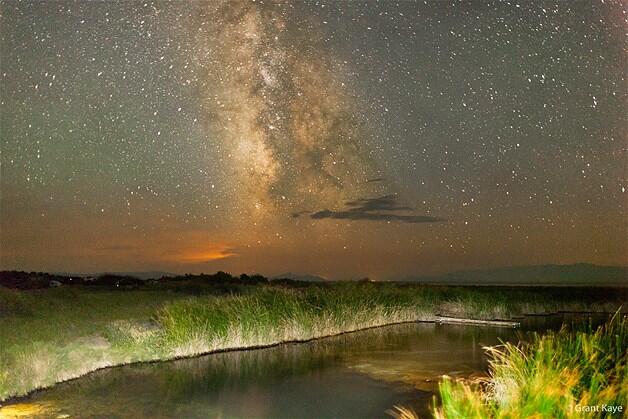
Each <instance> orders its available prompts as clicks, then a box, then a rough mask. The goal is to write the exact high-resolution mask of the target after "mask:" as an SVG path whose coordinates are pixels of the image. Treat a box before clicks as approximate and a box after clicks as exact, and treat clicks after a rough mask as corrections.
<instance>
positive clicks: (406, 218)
mask: <svg viewBox="0 0 628 419" xmlns="http://www.w3.org/2000/svg"><path fill="white" fill-rule="evenodd" d="M345 206H346V208H345V209H344V210H341V211H331V210H328V209H324V210H322V211H316V212H311V211H300V212H296V213H293V214H292V217H294V218H298V217H300V216H301V215H304V214H310V218H312V219H314V220H322V219H327V218H330V219H336V220H367V221H399V222H403V223H411V224H418V223H438V222H443V221H447V220H446V219H444V218H440V217H432V216H429V215H420V214H415V213H413V211H414V210H415V209H414V208H412V207H408V206H405V205H400V204H399V203H398V202H397V197H396V195H385V196H382V197H378V198H361V199H357V200H355V201H348V202H345Z"/></svg>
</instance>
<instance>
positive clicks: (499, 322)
mask: <svg viewBox="0 0 628 419" xmlns="http://www.w3.org/2000/svg"><path fill="white" fill-rule="evenodd" d="M436 323H448V324H469V325H476V326H500V327H513V328H514V327H519V326H520V325H521V323H519V322H513V321H507V320H478V319H462V318H459V317H445V316H436Z"/></svg>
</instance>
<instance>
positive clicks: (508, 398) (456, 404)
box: [405, 315, 628, 419]
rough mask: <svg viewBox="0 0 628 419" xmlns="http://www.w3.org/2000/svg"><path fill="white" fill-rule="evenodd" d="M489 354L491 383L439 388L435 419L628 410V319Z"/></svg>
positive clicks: (566, 415)
mask: <svg viewBox="0 0 628 419" xmlns="http://www.w3.org/2000/svg"><path fill="white" fill-rule="evenodd" d="M488 354H489V356H490V358H491V363H490V376H489V378H488V379H486V380H483V381H481V382H477V383H475V384H469V383H465V382H454V381H452V380H450V379H445V380H444V381H443V382H442V383H441V384H440V396H441V403H442V405H441V406H438V407H435V410H434V416H435V417H436V418H438V419H445V418H461V417H464V418H478V419H479V418H482V419H484V418H527V417H538V418H580V417H582V418H584V417H587V418H598V417H622V416H623V414H625V411H626V409H627V408H628V318H627V317H626V316H622V315H617V316H615V317H614V318H613V319H612V320H610V321H609V322H608V323H606V324H605V325H602V326H600V327H599V328H598V329H597V330H595V331H593V330H590V329H589V330H586V329H585V330H580V331H570V330H568V329H567V328H563V329H562V330H561V331H560V332H556V333H549V334H546V335H543V336H537V337H536V338H535V339H534V340H533V341H532V342H531V343H528V344H521V345H513V344H505V345H503V346H501V347H493V348H488ZM613 409H614V410H613ZM619 409H621V410H619ZM405 414H406V416H405V417H407V418H410V417H412V414H410V413H408V412H407V411H406V412H405Z"/></svg>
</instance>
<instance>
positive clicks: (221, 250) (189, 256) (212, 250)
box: [173, 244, 238, 263]
mask: <svg viewBox="0 0 628 419" xmlns="http://www.w3.org/2000/svg"><path fill="white" fill-rule="evenodd" d="M237 255H238V254H237V253H236V252H235V251H234V249H233V248H231V247H230V246H227V245H224V244H219V245H211V246H209V248H204V249H198V248H196V249H190V250H185V251H183V252H181V253H177V254H175V255H173V260H174V261H176V262H181V263H202V262H209V261H213V260H220V259H226V258H230V257H233V256H237Z"/></svg>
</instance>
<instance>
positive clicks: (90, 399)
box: [2, 318, 565, 418]
mask: <svg viewBox="0 0 628 419" xmlns="http://www.w3.org/2000/svg"><path fill="white" fill-rule="evenodd" d="M564 320H565V319H564V318H561V319H559V320H556V324H557V325H560V323H562V321H564ZM552 321H554V320H552ZM535 322H537V324H535ZM547 322H548V319H547V318H545V321H543V319H542V318H532V320H531V321H528V320H527V319H526V321H524V322H523V327H522V329H521V330H513V329H507V328H494V327H474V326H456V325H437V324H431V323H419V324H403V325H396V326H389V327H384V328H378V329H371V330H367V331H362V332H358V333H351V334H345V335H341V336H336V337H332V338H327V339H321V340H317V341H312V342H308V343H301V344H285V345H280V346H276V347H273V348H267V349H258V350H251V351H239V352H225V353H218V354H212V355H207V356H203V357H198V358H192V359H183V360H178V361H173V362H164V363H154V364H141V365H130V366H125V367H120V368H114V369H109V370H103V371H98V372H96V373H93V374H90V375H88V376H86V377H83V378H81V379H78V380H75V381H72V382H68V383H65V384H61V385H58V386H56V387H54V388H52V389H50V390H48V391H45V392H41V393H38V394H36V395H34V396H33V397H31V398H30V399H29V400H28V406H30V407H29V408H30V409H34V408H36V407H33V406H39V408H40V409H41V410H40V411H38V416H39V417H59V415H61V416H62V417H68V416H66V415H69V417H81V418H83V417H92V418H99V417H107V418H127V417H134V418H142V417H146V418H173V417H177V418H197V417H198V418H201V417H202V418H208V417H216V418H231V417H246V418H251V417H271V418H277V417H299V418H304V417H342V418H351V417H360V418H364V417H385V414H384V412H385V411H386V410H387V409H389V408H391V407H392V406H393V405H395V404H403V405H405V406H410V407H412V408H414V409H415V410H416V411H417V412H419V413H421V414H423V415H426V414H427V412H428V405H429V404H430V403H431V399H432V395H433V391H435V389H436V385H437V382H438V380H439V377H440V376H441V375H443V374H447V375H450V376H470V375H473V374H482V373H484V371H485V370H486V367H487V360H486V358H485V357H484V353H483V350H482V346H485V345H494V344H497V343H499V342H500V340H519V339H521V338H524V339H525V338H526V334H527V333H528V332H529V330H534V329H543V328H544V325H547V324H548V323H547ZM551 326H552V327H556V325H555V324H552V325H551ZM9 407H10V406H9ZM44 407H45V409H44ZM14 409H15V407H14ZM2 413H3V414H5V415H6V416H8V415H7V414H6V411H2Z"/></svg>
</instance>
